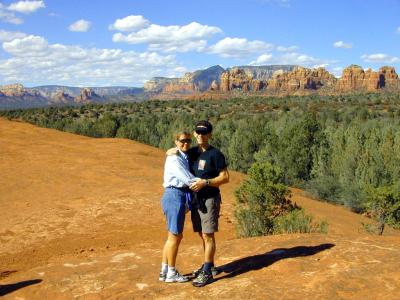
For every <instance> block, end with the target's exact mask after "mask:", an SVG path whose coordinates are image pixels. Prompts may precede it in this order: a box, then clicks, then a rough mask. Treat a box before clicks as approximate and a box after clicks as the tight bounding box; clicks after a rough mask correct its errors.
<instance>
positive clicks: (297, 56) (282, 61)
mask: <svg viewBox="0 0 400 300" xmlns="http://www.w3.org/2000/svg"><path fill="white" fill-rule="evenodd" d="M332 63H335V61H330V60H324V59H320V58H315V57H312V56H310V55H307V54H301V53H296V52H292V53H285V54H283V55H280V56H274V55H272V54H263V55H261V56H259V57H258V58H257V59H256V60H255V61H252V62H250V64H251V65H262V64H279V65H299V66H303V67H308V68H319V67H324V68H326V67H328V66H330V65H331V64H332Z"/></svg>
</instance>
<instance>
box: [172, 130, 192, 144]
mask: <svg viewBox="0 0 400 300" xmlns="http://www.w3.org/2000/svg"><path fill="white" fill-rule="evenodd" d="M181 135H188V136H190V137H192V134H191V133H190V132H189V131H187V130H180V131H176V132H175V141H178V140H179V138H180V136H181Z"/></svg>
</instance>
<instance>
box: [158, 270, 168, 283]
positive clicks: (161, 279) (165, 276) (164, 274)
mask: <svg viewBox="0 0 400 300" xmlns="http://www.w3.org/2000/svg"><path fill="white" fill-rule="evenodd" d="M165 278H167V273H164V272H160V276H159V277H158V280H159V281H165Z"/></svg>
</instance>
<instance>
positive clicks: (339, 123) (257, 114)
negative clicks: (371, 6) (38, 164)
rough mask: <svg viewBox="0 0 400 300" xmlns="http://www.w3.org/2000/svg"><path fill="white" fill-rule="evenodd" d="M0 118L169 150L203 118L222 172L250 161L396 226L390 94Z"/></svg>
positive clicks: (131, 106)
mask: <svg viewBox="0 0 400 300" xmlns="http://www.w3.org/2000/svg"><path fill="white" fill-rule="evenodd" d="M0 114H1V115H2V116H4V117H8V118H10V119H21V120H24V121H27V122H29V123H33V124H36V125H39V126H42V127H49V128H55V129H58V130H64V131H68V132H72V133H77V134H81V135H87V136H91V137H121V138H129V139H133V140H136V141H139V142H143V143H146V144H149V145H152V146H156V147H160V148H163V149H166V148H169V147H171V146H172V144H171V140H172V139H171V136H172V134H173V132H174V130H175V129H176V128H178V127H179V128H182V127H184V128H185V127H186V128H192V126H193V123H194V122H195V120H199V119H210V120H211V121H212V122H213V123H214V125H215V130H214V140H213V144H214V145H215V146H217V147H219V148H220V149H221V150H222V151H223V152H224V153H225V154H226V155H227V158H228V161H229V167H230V169H233V170H238V171H242V172H247V171H248V170H249V169H250V168H251V166H252V165H253V164H254V163H261V164H264V163H270V164H272V165H273V166H276V167H278V168H279V170H280V172H281V174H282V178H281V183H282V184H285V185H291V186H297V187H301V188H303V189H305V190H306V191H308V192H309V193H310V194H312V195H314V196H316V197H318V198H320V199H324V200H326V201H330V202H334V203H338V204H343V205H346V206H347V207H349V208H351V209H352V210H354V211H357V212H364V213H368V214H369V215H370V216H373V217H376V218H377V219H378V220H381V221H382V222H383V223H384V224H390V225H392V226H395V227H399V226H400V208H399V205H398V201H399V200H398V197H397V196H396V195H395V194H393V193H392V194H393V195H394V196H393V197H391V198H390V197H389V196H388V197H389V198H387V197H386V196H385V195H386V194H387V193H386V194H385V193H384V192H383V191H385V189H390V190H391V191H394V190H397V189H398V188H397V187H398V186H399V183H400V181H399V178H400V176H399V175H400V130H399V129H400V118H399V117H400V97H399V95H398V94H394V93H370V94H351V95H336V96H321V95H319V96H318V95H311V96H303V97H299V96H288V97H284V98H273V97H269V98H265V97H245V98H233V99H227V100H201V101H200V100H198V101H193V100H192V101H182V100H173V101H157V100H154V101H146V102H142V103H119V104H117V103H113V104H101V105H94V104H88V105H83V106H80V107H50V108H46V109H27V110H9V111H2V112H0ZM374 191H375V192H374ZM374 195H375V196H374ZM382 197H383V198H385V197H386V198H385V199H393V200H390V201H389V200H381V199H382ZM382 201H383V203H386V204H385V205H386V206H385V207H389V208H387V209H386V210H387V211H389V213H388V214H385V215H384V217H382V214H381V213H379V211H381V210H379V209H378V208H377V207H380V206H379V205H378V203H380V202H382ZM387 205H389V206H387ZM283 223H284V221H283V220H282V224H283ZM275 227H276V226H275ZM382 230H383V229H382Z"/></svg>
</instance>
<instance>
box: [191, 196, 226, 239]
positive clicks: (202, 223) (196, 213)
mask: <svg viewBox="0 0 400 300" xmlns="http://www.w3.org/2000/svg"><path fill="white" fill-rule="evenodd" d="M204 201H205V205H204V206H203V209H196V208H194V209H193V210H192V212H191V215H192V225H193V230H194V232H202V233H214V232H217V231H218V218H219V211H220V208H221V195H220V194H218V195H216V196H214V197H211V198H208V199H206V200H204Z"/></svg>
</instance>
